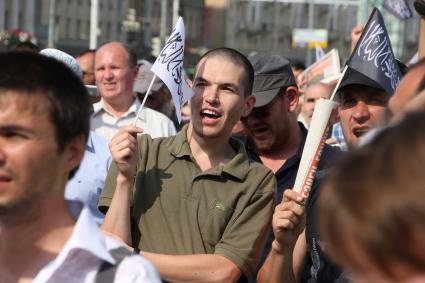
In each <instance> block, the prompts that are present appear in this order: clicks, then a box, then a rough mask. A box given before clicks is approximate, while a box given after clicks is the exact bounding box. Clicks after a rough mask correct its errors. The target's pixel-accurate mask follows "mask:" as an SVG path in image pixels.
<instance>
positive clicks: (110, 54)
mask: <svg viewBox="0 0 425 283" xmlns="http://www.w3.org/2000/svg"><path fill="white" fill-rule="evenodd" d="M136 76H137V58H136V56H135V55H134V54H133V52H131V50H129V48H128V47H126V46H125V45H124V44H122V43H120V42H110V43H107V44H105V45H103V46H101V47H100V48H99V49H98V50H97V51H96V55H95V78H96V86H97V88H98V91H99V93H100V96H101V100H100V101H99V102H98V103H96V104H94V105H93V108H94V113H93V115H92V118H91V129H92V130H94V131H95V132H96V133H97V134H98V135H100V136H101V137H104V138H105V139H107V140H108V141H109V140H111V138H112V137H113V136H114V135H115V133H116V132H118V130H119V129H120V128H122V127H123V126H127V125H130V124H132V123H133V121H134V119H135V118H136V115H137V112H138V110H139V108H140V106H141V105H140V102H139V100H138V99H137V98H136V96H135V93H134V92H133V85H134V81H135V78H136ZM136 125H137V126H138V127H140V128H142V129H143V130H144V133H146V134H149V135H150V136H151V137H152V138H156V137H167V136H171V135H174V134H175V133H176V129H175V127H174V124H173V122H172V121H171V120H170V119H169V118H168V117H166V116H165V115H164V114H162V113H159V112H157V111H155V110H152V109H149V108H145V107H144V108H143V109H142V112H141V115H140V116H139V119H138V120H137V123H136Z"/></svg>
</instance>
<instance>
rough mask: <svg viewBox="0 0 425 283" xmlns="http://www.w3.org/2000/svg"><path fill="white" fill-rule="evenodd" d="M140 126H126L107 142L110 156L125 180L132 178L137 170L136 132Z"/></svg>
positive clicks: (140, 130) (138, 131) (140, 131)
mask: <svg viewBox="0 0 425 283" xmlns="http://www.w3.org/2000/svg"><path fill="white" fill-rule="evenodd" d="M142 132H143V130H142V129H141V128H138V127H135V126H126V127H124V128H122V129H120V130H119V131H118V133H117V134H116V135H115V136H114V137H113V138H112V140H111V142H110V144H109V150H110V151H111V155H112V158H113V159H114V161H115V162H116V164H117V167H118V172H119V174H121V175H122V176H124V177H125V178H126V179H127V180H132V179H133V178H134V175H135V174H136V171H137V160H138V153H139V150H138V147H137V134H139V133H142Z"/></svg>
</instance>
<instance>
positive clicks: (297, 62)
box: [291, 60, 306, 70]
mask: <svg viewBox="0 0 425 283" xmlns="http://www.w3.org/2000/svg"><path fill="white" fill-rule="evenodd" d="M291 66H292V68H294V69H296V70H305V68H306V67H305V64H304V63H303V62H302V61H300V60H293V61H291Z"/></svg>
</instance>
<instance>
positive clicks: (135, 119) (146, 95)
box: [133, 74, 156, 126]
mask: <svg viewBox="0 0 425 283" xmlns="http://www.w3.org/2000/svg"><path fill="white" fill-rule="evenodd" d="M155 79H156V75H155V74H154V75H153V78H152V80H151V83H150V84H149V87H148V90H147V91H146V94H145V97H144V98H143V101H142V105H140V108H139V111H137V115H136V118H134V121H133V126H136V123H137V120H138V119H139V116H140V113H141V112H142V109H143V106H145V103H146V99H147V98H148V95H149V94H150V93H151V89H152V86H153V83H154V81H155ZM136 99H137V98H136Z"/></svg>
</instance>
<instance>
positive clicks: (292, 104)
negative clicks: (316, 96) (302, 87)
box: [284, 86, 300, 113]
mask: <svg viewBox="0 0 425 283" xmlns="http://www.w3.org/2000/svg"><path fill="white" fill-rule="evenodd" d="M284 97H285V98H286V100H287V102H288V105H287V106H288V112H290V113H292V112H294V111H295V110H296V109H297V106H298V103H299V99H300V96H299V94H298V89H297V88H296V87H294V86H289V87H287V88H286V93H285V96H284Z"/></svg>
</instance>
